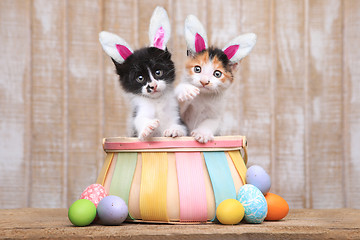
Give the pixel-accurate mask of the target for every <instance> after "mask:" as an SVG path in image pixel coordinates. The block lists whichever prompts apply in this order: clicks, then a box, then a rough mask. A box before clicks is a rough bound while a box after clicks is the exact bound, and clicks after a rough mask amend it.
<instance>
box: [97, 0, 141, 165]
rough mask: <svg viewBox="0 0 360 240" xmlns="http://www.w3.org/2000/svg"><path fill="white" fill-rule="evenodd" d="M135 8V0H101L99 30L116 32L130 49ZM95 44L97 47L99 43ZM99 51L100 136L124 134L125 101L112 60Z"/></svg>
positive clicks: (134, 38) (134, 31)
mask: <svg viewBox="0 0 360 240" xmlns="http://www.w3.org/2000/svg"><path fill="white" fill-rule="evenodd" d="M136 8H137V4H136V1H132V0H128V1H109V0H107V1H104V16H103V19H104V21H103V26H102V30H105V31H109V32H113V33H115V34H117V35H119V36H120V37H122V38H123V39H124V40H125V41H126V42H127V43H128V44H129V45H130V46H131V47H132V48H134V49H136V47H137V45H138V43H137V30H138V26H137V9H136ZM119 19H122V20H121V21H119ZM97 48H101V47H100V44H98V46H97ZM101 51H102V50H101ZM102 52H103V51H102ZM101 54H102V56H103V57H102V59H103V61H104V70H103V71H104V136H127V130H126V129H127V118H128V112H129V107H128V104H129V103H128V101H127V99H126V97H125V94H124V91H123V90H122V88H121V86H120V83H119V77H118V75H117V74H116V73H115V66H114V64H113V62H112V61H111V59H110V57H109V56H108V55H106V54H105V53H104V52H103V53H101ZM100 163H101V162H100Z"/></svg>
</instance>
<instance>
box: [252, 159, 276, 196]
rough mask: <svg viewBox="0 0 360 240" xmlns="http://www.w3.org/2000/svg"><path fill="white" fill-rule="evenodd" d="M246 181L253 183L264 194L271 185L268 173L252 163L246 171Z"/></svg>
mask: <svg viewBox="0 0 360 240" xmlns="http://www.w3.org/2000/svg"><path fill="white" fill-rule="evenodd" d="M246 183H248V184H252V185H254V186H255V187H257V188H258V189H259V190H260V191H261V192H262V193H263V194H264V195H266V194H267V193H268V192H269V190H270V187H271V180H270V176H269V174H267V172H266V171H265V170H264V169H263V168H262V167H260V166H258V165H253V166H251V167H249V169H248V170H247V171H246Z"/></svg>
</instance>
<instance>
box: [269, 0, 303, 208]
mask: <svg viewBox="0 0 360 240" xmlns="http://www.w3.org/2000/svg"><path fill="white" fill-rule="evenodd" d="M304 6H305V5H304V1H302V0H298V1H291V2H289V1H275V16H274V17H275V21H274V25H275V32H274V35H275V36H274V37H275V41H276V43H275V45H276V49H275V55H276V83H275V88H274V97H275V99H274V101H275V109H274V115H275V118H274V120H275V123H274V125H275V130H276V131H275V136H274V139H275V149H273V151H274V152H275V158H274V159H272V162H271V164H272V165H273V167H274V171H273V172H272V173H273V174H272V184H273V187H272V189H271V191H272V192H275V193H277V194H279V195H280V196H283V197H284V198H285V199H286V200H287V201H289V202H290V203H291V204H290V207H291V208H302V207H305V203H304V198H303V196H304V195H305V188H304V185H305V175H304V174H305V161H304V160H305V156H304V143H305V142H304V132H305V118H304V110H305V108H304V104H305V91H304V86H305V84H304V83H305V81H306V76H305V74H304V73H305V71H304V70H305V65H304V57H305V56H304V54H305V49H304V36H305V34H304V33H305V32H304V31H305V30H304V24H303V22H304V17H305V11H304ZM294 176H296V177H295V178H294Z"/></svg>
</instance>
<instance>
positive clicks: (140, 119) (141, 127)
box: [134, 107, 160, 141]
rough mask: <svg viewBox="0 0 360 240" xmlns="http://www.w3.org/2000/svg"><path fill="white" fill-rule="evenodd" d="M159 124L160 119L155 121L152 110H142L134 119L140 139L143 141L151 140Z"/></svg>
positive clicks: (145, 108)
mask: <svg viewBox="0 0 360 240" xmlns="http://www.w3.org/2000/svg"><path fill="white" fill-rule="evenodd" d="M159 123H160V122H159V120H158V119H154V113H153V111H152V109H151V108H147V107H142V108H140V109H139V111H138V113H137V115H136V117H135V119H134V126H135V129H136V131H137V133H138V138H139V139H140V140H141V141H144V140H146V139H147V138H149V137H150V136H151V135H152V134H153V133H154V131H155V130H156V129H157V128H158V127H159Z"/></svg>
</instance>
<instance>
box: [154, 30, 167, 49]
mask: <svg viewBox="0 0 360 240" xmlns="http://www.w3.org/2000/svg"><path fill="white" fill-rule="evenodd" d="M164 38H165V31H164V29H163V27H160V28H159V29H158V30H157V32H156V34H155V37H154V47H156V48H160V49H163V45H164Z"/></svg>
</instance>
